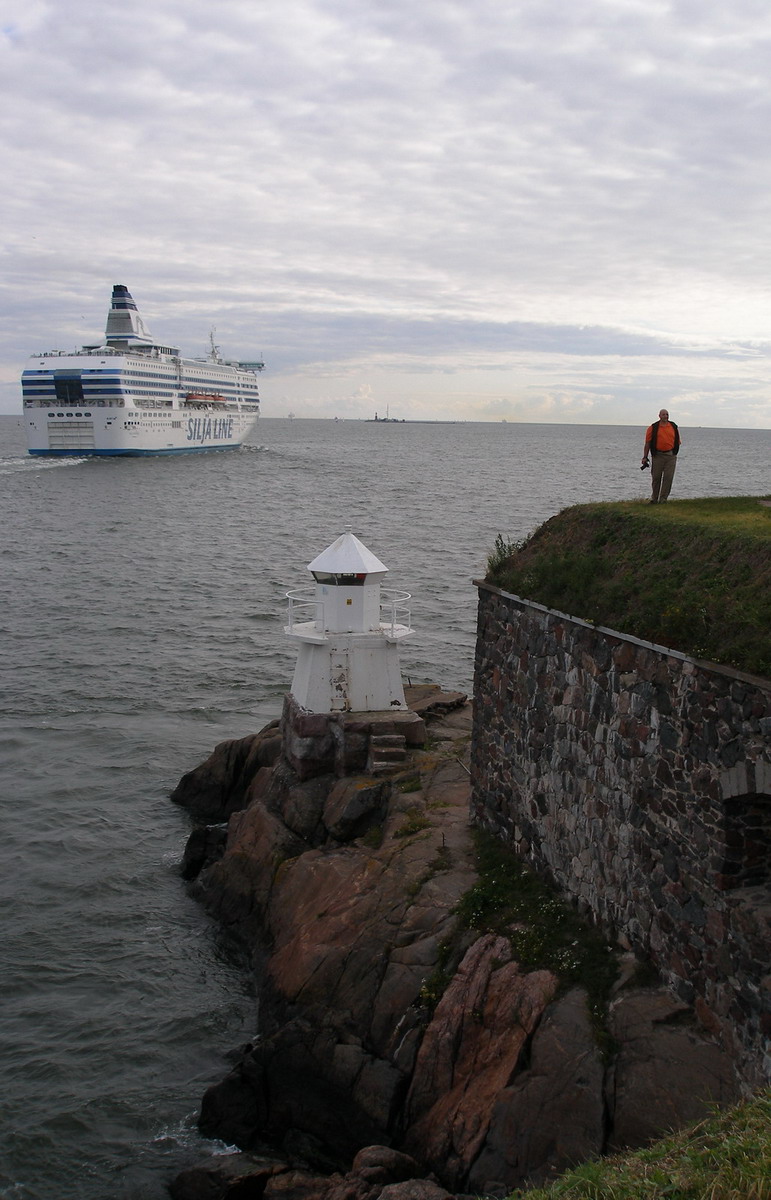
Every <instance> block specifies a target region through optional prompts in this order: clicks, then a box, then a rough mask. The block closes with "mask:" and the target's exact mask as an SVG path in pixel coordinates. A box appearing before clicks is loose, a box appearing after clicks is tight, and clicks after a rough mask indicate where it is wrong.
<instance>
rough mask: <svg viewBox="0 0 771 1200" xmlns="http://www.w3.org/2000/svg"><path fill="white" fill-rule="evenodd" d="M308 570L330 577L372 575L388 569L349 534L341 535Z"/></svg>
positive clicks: (322, 552)
mask: <svg viewBox="0 0 771 1200" xmlns="http://www.w3.org/2000/svg"><path fill="white" fill-rule="evenodd" d="M308 570H309V571H323V572H324V573H325V574H329V575H372V574H374V573H375V572H382V571H387V570H388V567H386V566H384V565H383V563H381V561H380V559H379V558H378V557H377V556H376V555H374V554H373V553H372V551H371V550H368V549H367V547H366V546H365V545H364V543H363V542H360V541H359V539H358V538H357V537H355V536H354V534H352V533H348V532H347V533H341V534H340V537H339V538H338V539H337V541H335V542H333V543H332V545H331V546H327V548H326V550H322V551H321V554H319V555H318V556H317V557H316V558H314V560H313V562H311V563H308Z"/></svg>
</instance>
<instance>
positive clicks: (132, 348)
mask: <svg viewBox="0 0 771 1200" xmlns="http://www.w3.org/2000/svg"><path fill="white" fill-rule="evenodd" d="M261 369H262V363H237V362H227V361H225V360H224V359H222V358H221V357H220V355H219V351H218V350H217V348H216V347H215V346H214V345H213V344H212V352H211V354H210V356H209V357H208V358H200V359H197V358H196V359H187V358H181V357H180V356H179V353H178V351H177V350H176V349H174V348H173V347H170V346H160V345H158V344H156V343H154V342H153V341H152V340H151V338H150V336H149V334H148V333H147V331H146V329H145V327H144V325H143V323H142V320H141V318H140V317H139V314H138V312H137V310H136V305H135V304H134V302H133V300H132V298H131V296H130V294H129V293H128V291H127V290H126V288H124V287H122V286H121V285H116V287H115V288H114V290H113V299H112V308H111V310H110V314H109V316H108V321H107V333H106V340H105V342H104V344H102V345H99V346H84V347H83V348H82V349H81V350H80V351H75V352H74V353H71V354H68V353H62V352H61V351H54V352H49V353H44V354H39V355H35V356H33V358H32V359H31V360H30V362H29V365H28V367H27V369H26V370H25V371H24V373H23V375H22V390H23V395H24V419H25V424H26V430H27V445H28V449H29V453H30V454H34V455H48V456H65V455H70V456H72V455H75V456H83V455H107V456H115V455H142V454H190V453H195V452H200V451H202V450H236V449H238V447H239V446H240V445H241V444H242V443H243V441H244V439H245V438H246V437H247V436H248V434H249V432H250V431H251V430H252V429H253V428H254V425H255V424H256V422H257V419H258V417H259V412H260V408H259V392H258V388H257V375H256V372H257V371H258V370H261Z"/></svg>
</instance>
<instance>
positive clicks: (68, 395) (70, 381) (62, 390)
mask: <svg viewBox="0 0 771 1200" xmlns="http://www.w3.org/2000/svg"><path fill="white" fill-rule="evenodd" d="M54 389H55V391H56V399H57V400H61V402H62V403H63V404H78V403H80V401H81V400H82V399H83V382H82V380H81V379H80V377H79V376H72V375H70V376H67V375H54Z"/></svg>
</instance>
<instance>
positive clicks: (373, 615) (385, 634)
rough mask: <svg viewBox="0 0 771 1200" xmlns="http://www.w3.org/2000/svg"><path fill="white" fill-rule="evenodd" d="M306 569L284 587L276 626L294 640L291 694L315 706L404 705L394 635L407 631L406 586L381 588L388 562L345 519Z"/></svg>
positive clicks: (326, 709)
mask: <svg viewBox="0 0 771 1200" xmlns="http://www.w3.org/2000/svg"><path fill="white" fill-rule="evenodd" d="M308 570H309V571H310V572H311V573H312V575H313V578H314V580H315V586H314V587H313V588H303V589H301V590H298V591H292V592H288V593H287V598H288V600H289V624H288V625H287V626H286V627H285V630H284V632H285V633H287V634H288V635H289V636H290V637H293V638H296V639H297V641H298V642H299V643H300V647H299V653H298V656H297V665H296V667H295V673H294V679H293V681H292V689H291V692H292V696H293V697H294V699H295V700H296V702H297V703H298V704H299V705H300V706H301V707H302V708H304V709H307V710H309V711H310V712H315V713H334V712H382V711H384V710H391V711H399V710H405V709H406V708H407V705H406V704H405V700H404V686H403V684H402V676H401V670H400V668H399V642H400V641H401V640H402V638H405V637H407V636H408V635H409V634H410V633H412V632H413V631H412V628H411V627H410V610H409V601H410V595H409V593H408V592H393V591H385V590H383V589H382V588H381V582H382V580H383V578H384V576H385V574H386V572H387V570H388V568H387V567H385V566H383V564H382V563H381V561H380V559H379V558H376V556H375V555H374V554H373V553H372V551H371V550H368V549H367V547H366V546H365V545H364V544H363V543H362V542H360V541H359V539H358V538H357V537H354V535H353V534H352V533H351V528H350V526H347V527H346V532H345V533H343V534H341V535H340V537H339V538H338V539H337V541H335V542H333V543H332V545H331V546H328V547H327V549H326V550H324V551H322V553H321V554H319V555H318V557H317V558H314V560H313V562H311V563H309V564H308Z"/></svg>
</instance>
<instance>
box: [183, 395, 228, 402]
mask: <svg viewBox="0 0 771 1200" xmlns="http://www.w3.org/2000/svg"><path fill="white" fill-rule="evenodd" d="M185 401H186V402H187V403H188V404H227V401H226V399H225V397H224V396H221V395H220V394H219V392H188V393H187V395H186V396H185Z"/></svg>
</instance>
